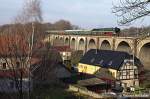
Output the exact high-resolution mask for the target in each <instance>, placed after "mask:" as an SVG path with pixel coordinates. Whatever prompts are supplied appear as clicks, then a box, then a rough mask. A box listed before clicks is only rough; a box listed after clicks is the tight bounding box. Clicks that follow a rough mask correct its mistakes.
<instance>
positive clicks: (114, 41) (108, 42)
mask: <svg viewBox="0 0 150 99" xmlns="http://www.w3.org/2000/svg"><path fill="white" fill-rule="evenodd" d="M45 40H46V41H49V42H51V45H67V46H70V48H71V49H72V50H83V52H86V51H88V50H89V49H92V48H97V49H104V50H116V51H125V52H128V53H130V54H134V55H135V56H137V57H138V58H139V59H140V60H141V61H142V63H143V64H144V66H145V68H146V69H149V70H150V37H147V38H140V37H117V36H96V35H70V34H69V35H66V34H51V33H49V34H48V36H47V37H46V39H45Z"/></svg>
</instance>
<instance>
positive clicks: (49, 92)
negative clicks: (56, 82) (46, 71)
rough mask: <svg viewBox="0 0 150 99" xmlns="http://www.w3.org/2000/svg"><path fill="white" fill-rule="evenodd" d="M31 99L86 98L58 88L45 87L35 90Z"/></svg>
mask: <svg viewBox="0 0 150 99" xmlns="http://www.w3.org/2000/svg"><path fill="white" fill-rule="evenodd" d="M31 99H87V97H86V96H82V95H79V94H77V93H74V92H70V91H67V90H66V89H64V88H62V87H59V86H47V87H43V88H35V89H34V91H33V93H32V96H31Z"/></svg>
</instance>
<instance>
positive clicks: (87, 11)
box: [0, 0, 150, 28]
mask: <svg viewBox="0 0 150 99" xmlns="http://www.w3.org/2000/svg"><path fill="white" fill-rule="evenodd" d="M24 1H25V0H0V24H1V25H2V24H7V23H11V21H12V20H13V19H14V17H15V16H16V15H17V14H18V13H19V12H21V8H22V6H23V2H24ZM117 1H119V0H42V4H41V5H42V11H43V19H44V22H55V21H57V20H59V19H65V20H69V21H70V22H71V23H72V24H75V25H78V26H80V27H82V28H97V27H116V26H118V25H117V17H116V16H115V15H114V14H112V10H111V8H112V4H113V3H114V4H116V2H117ZM149 22H150V18H145V19H144V21H142V22H141V20H140V21H137V22H136V23H134V24H133V25H132V26H143V25H146V26H147V25H150V24H149Z"/></svg>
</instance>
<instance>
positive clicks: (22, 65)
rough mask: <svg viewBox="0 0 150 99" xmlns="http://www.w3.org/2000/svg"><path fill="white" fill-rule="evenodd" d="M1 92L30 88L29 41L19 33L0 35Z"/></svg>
mask: <svg viewBox="0 0 150 99" xmlns="http://www.w3.org/2000/svg"><path fill="white" fill-rule="evenodd" d="M0 45H1V46H0V92H6V93H7V92H19V91H20V90H22V91H28V90H29V88H30V87H29V77H28V74H29V65H28V62H27V61H28V60H27V59H28V58H27V51H28V47H27V43H26V42H25V40H24V38H23V37H22V36H19V35H4V34H2V35H0Z"/></svg>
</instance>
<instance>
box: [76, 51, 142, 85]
mask: <svg viewBox="0 0 150 99" xmlns="http://www.w3.org/2000/svg"><path fill="white" fill-rule="evenodd" d="M133 59H134V60H133ZM102 69H107V73H109V74H111V75H112V76H113V77H114V78H115V81H116V82H120V83H121V85H122V86H123V87H130V86H139V80H140V76H139V75H140V73H141V71H142V70H143V65H142V64H141V62H140V60H139V59H138V58H137V57H133V56H132V55H130V54H128V53H126V52H121V51H111V50H99V49H91V50H89V51H88V52H87V53H85V55H84V56H83V57H82V58H81V60H80V62H79V64H78V71H79V72H80V73H84V74H93V75H97V73H99V72H101V70H102ZM99 77H100V78H102V79H107V77H102V76H99ZM108 79H109V78H108Z"/></svg>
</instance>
